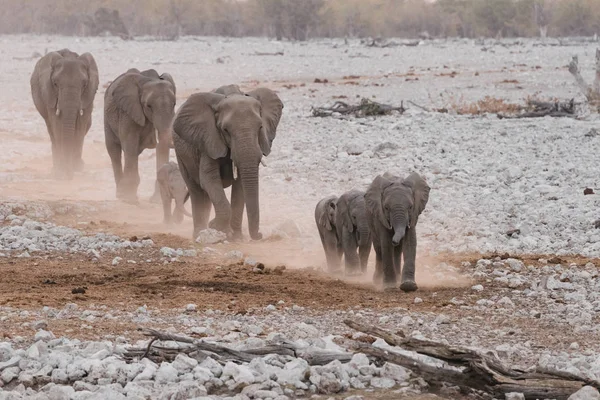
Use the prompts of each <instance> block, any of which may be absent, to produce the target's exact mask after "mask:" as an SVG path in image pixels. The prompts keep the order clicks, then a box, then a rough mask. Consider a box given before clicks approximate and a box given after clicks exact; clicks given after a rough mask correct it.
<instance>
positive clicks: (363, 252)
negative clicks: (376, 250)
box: [358, 241, 371, 274]
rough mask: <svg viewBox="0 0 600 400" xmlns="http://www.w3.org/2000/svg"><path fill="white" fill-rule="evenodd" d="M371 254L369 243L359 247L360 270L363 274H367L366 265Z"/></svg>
mask: <svg viewBox="0 0 600 400" xmlns="http://www.w3.org/2000/svg"><path fill="white" fill-rule="evenodd" d="M370 254H371V241H369V243H368V244H364V245H361V246H359V248H358V255H359V257H360V270H361V272H362V273H363V274H364V273H365V272H367V265H368V263H369V255H370Z"/></svg>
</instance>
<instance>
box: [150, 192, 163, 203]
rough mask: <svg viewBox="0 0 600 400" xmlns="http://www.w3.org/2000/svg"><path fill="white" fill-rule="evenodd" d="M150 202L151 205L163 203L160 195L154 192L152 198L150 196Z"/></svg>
mask: <svg viewBox="0 0 600 400" xmlns="http://www.w3.org/2000/svg"><path fill="white" fill-rule="evenodd" d="M148 201H150V203H152V204H160V203H161V199H160V193H159V192H154V194H153V195H152V196H150V198H149V199H148Z"/></svg>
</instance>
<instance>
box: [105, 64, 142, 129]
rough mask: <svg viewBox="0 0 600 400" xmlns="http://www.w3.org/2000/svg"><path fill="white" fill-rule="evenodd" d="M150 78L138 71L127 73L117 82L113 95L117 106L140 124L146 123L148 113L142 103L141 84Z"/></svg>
mask: <svg viewBox="0 0 600 400" xmlns="http://www.w3.org/2000/svg"><path fill="white" fill-rule="evenodd" d="M148 80H149V78H148V77H145V76H143V75H141V74H137V73H126V74H125V75H123V76H121V78H120V79H119V80H118V82H116V85H115V88H114V89H113V92H112V96H113V99H114V100H115V103H116V105H117V107H119V109H120V110H122V111H123V112H125V113H126V114H127V115H129V117H130V118H131V119H132V120H133V121H134V122H135V123H136V124H138V125H139V126H144V125H146V115H145V114H144V110H143V108H142V103H141V85H142V84H143V83H144V82H147V81H148Z"/></svg>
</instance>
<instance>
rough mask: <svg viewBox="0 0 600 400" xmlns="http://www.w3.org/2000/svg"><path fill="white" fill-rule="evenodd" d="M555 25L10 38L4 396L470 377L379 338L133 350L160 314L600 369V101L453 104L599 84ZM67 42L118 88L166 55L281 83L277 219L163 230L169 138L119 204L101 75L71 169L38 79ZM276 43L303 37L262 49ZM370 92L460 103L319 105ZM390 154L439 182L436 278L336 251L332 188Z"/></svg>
mask: <svg viewBox="0 0 600 400" xmlns="http://www.w3.org/2000/svg"><path fill="white" fill-rule="evenodd" d="M554 44H556V43H555V42H553V41H549V42H536V41H505V42H496V41H487V42H474V41H432V42H427V43H423V44H421V45H419V46H417V47H398V48H388V49H377V48H368V47H365V46H363V45H361V44H360V43H359V42H358V41H350V43H349V44H345V43H344V41H342V40H339V41H338V40H326V41H314V42H309V43H303V44H292V43H276V42H271V41H267V40H263V39H247V40H246V39H245V40H242V39H220V38H184V39H181V40H179V41H177V42H155V41H146V40H137V41H133V42H131V41H130V42H123V41H121V40H120V39H113V38H85V39H73V38H65V37H33V36H4V37H0V52H1V53H2V54H3V57H0V67H1V68H2V70H3V71H4V72H5V74H4V75H2V76H0V81H1V83H2V84H3V87H4V88H5V90H4V91H2V92H1V93H0V99H1V100H2V101H3V103H4V104H5V105H6V107H3V108H2V109H0V141H1V142H2V149H3V150H2V152H0V335H1V336H2V338H0V340H2V341H1V342H0V399H20V398H35V399H71V398H72V399H105V398H111V399H112V398H114V399H118V398H128V399H129V398H135V399H148V398H152V399H154V398H164V399H167V398H168V399H183V398H211V399H213V398H236V399H248V398H250V399H279V400H282V399H285V398H289V399H293V398H308V397H315V398H322V399H328V398H333V399H344V398H345V399H360V398H364V399H397V398H401V397H404V398H414V399H429V398H448V399H458V398H461V396H463V394H457V393H456V391H455V390H454V388H451V387H446V388H442V389H440V388H433V387H429V386H428V385H427V384H426V383H425V382H424V381H423V380H422V379H420V378H419V377H418V376H415V375H414V374H412V373H411V372H409V371H408V370H405V369H403V368H401V367H397V366H393V365H391V364H381V363H379V362H376V360H372V359H371V360H370V359H368V358H367V357H365V356H364V355H361V354H357V355H354V356H353V357H352V361H350V362H348V363H339V362H333V363H330V364H328V365H325V366H310V365H308V363H307V362H306V361H304V360H302V359H300V358H294V357H292V356H274V355H269V356H265V357H259V358H256V359H255V360H253V361H252V362H250V363H242V364H235V363H232V362H231V361H226V360H220V361H221V362H217V361H215V359H216V357H215V359H212V358H205V359H202V358H201V357H199V358H200V359H196V358H193V357H189V356H185V355H180V356H177V358H175V359H174V360H170V361H164V362H162V361H160V360H154V361H152V360H150V359H147V358H146V359H142V360H139V359H135V360H126V359H125V358H124V357H123V355H124V354H125V352H126V351H127V350H128V349H130V348H131V347H138V346H144V345H147V343H148V338H147V337H145V336H144V335H143V331H142V329H146V328H155V329H159V330H162V331H166V332H172V333H181V334H184V335H188V336H190V337H194V338H197V339H202V340H205V341H214V342H218V343H221V344H224V345H227V346H230V347H232V348H235V349H249V348H257V347H261V346H264V345H268V344H276V343H280V342H282V341H284V342H287V343H292V344H293V345H294V346H295V347H296V348H298V349H305V350H307V351H309V350H310V351H325V350H326V351H330V352H331V351H333V352H347V351H350V350H351V349H352V347H353V344H355V343H356V340H355V339H358V340H364V337H363V335H361V334H358V333H357V332H355V331H352V330H351V329H350V328H348V327H346V325H344V323H343V321H344V320H345V319H355V320H360V321H364V322H367V323H370V324H375V325H379V326H381V327H383V328H386V329H389V330H391V331H397V330H402V331H404V332H405V333H406V334H407V335H414V336H418V337H421V336H424V337H426V338H429V339H433V340H440V341H447V342H449V343H452V344H458V345H464V346H470V347H475V348H478V349H486V350H492V351H495V352H496V353H497V354H498V356H499V357H500V358H501V359H502V360H503V361H504V362H505V363H506V364H510V365H513V366H519V367H522V368H523V369H529V368H533V367H535V366H541V367H550V368H555V369H560V370H565V371H569V372H572V373H575V374H578V375H581V376H584V377H587V378H591V379H600V358H599V357H598V354H599V351H600V349H599V345H598V338H599V332H598V327H599V326H600V325H599V322H600V321H598V317H597V312H596V311H597V310H598V309H599V307H600V297H598V294H597V293H598V292H599V290H598V289H599V285H600V280H599V279H598V275H599V273H598V265H600V264H599V263H600V260H599V259H598V258H597V257H600V244H599V243H600V241H599V240H598V239H599V238H600V233H599V232H600V231H598V230H597V229H595V227H594V222H595V220H596V219H597V218H598V214H597V212H596V209H597V207H596V206H597V205H598V200H597V196H596V195H588V196H584V194H583V190H584V189H585V188H592V189H595V188H596V187H597V184H596V182H597V172H596V168H595V167H596V164H597V161H596V159H597V154H598V150H599V147H600V142H599V139H598V136H597V133H595V132H596V131H595V130H594V128H597V125H598V122H597V118H596V117H595V116H593V115H588V114H586V113H585V110H584V114H585V117H584V118H582V119H550V118H543V119H535V120H499V119H497V118H496V117H495V116H493V115H486V114H483V115H480V116H465V115H456V114H455V113H453V112H452V110H453V107H454V108H458V107H460V106H461V105H464V104H470V103H472V102H475V101H478V100H481V99H483V98H485V96H492V97H498V98H503V99H506V101H508V102H523V101H524V99H525V98H526V97H528V96H538V97H540V98H551V97H557V98H560V99H568V98H571V97H576V98H577V99H578V100H580V99H581V96H580V95H578V93H577V88H576V87H575V85H574V83H573V82H572V80H571V77H570V76H569V74H568V72H567V69H566V64H567V63H568V61H569V60H570V55H571V54H579V60H580V64H581V66H582V69H583V74H584V76H586V77H588V76H590V75H592V71H591V68H592V65H593V61H594V58H593V55H594V53H593V52H594V50H595V46H594V45H591V44H577V45H573V46H569V47H567V46H555V45H554ZM67 46H68V47H70V48H71V49H72V50H75V51H91V52H92V53H93V54H94V56H95V57H96V59H97V62H98V65H99V69H100V76H101V86H104V87H105V86H106V84H107V83H108V82H109V81H110V80H111V79H112V78H114V77H115V76H117V75H118V74H120V73H121V72H123V71H124V70H126V69H127V68H129V67H137V68H141V69H145V68H150V67H152V68H156V69H157V70H158V71H159V72H164V71H167V72H170V73H171V74H172V75H173V76H174V78H175V80H176V82H177V85H178V96H179V98H178V105H180V104H182V103H183V101H184V100H185V98H186V97H187V96H188V95H189V94H190V93H193V92H196V91H200V90H210V89H212V88H214V87H217V86H219V85H222V84H228V83H239V84H240V85H242V87H243V88H252V87H255V86H257V85H261V86H267V87H271V88H273V89H276V90H277V91H278V93H279V95H280V96H281V98H282V100H283V101H284V103H285V110H284V117H283V118H282V121H281V124H280V129H279V131H278V136H277V139H276V141H275V142H274V150H273V153H272V154H271V155H270V156H269V158H268V159H267V160H266V163H267V167H265V168H262V170H261V208H262V210H261V211H262V213H261V218H262V222H263V223H262V231H263V233H264V234H265V239H263V240H261V241H259V242H247V241H246V242H243V243H214V244H208V243H197V242H195V241H193V240H191V237H190V236H191V231H192V228H191V222H190V221H189V220H186V221H185V223H184V224H182V225H181V226H176V227H170V228H167V227H164V226H163V225H162V224H161V220H162V215H161V209H160V206H158V205H155V204H151V203H149V202H148V201H147V199H148V197H149V196H150V194H151V193H152V190H153V180H152V176H153V174H154V172H153V171H154V153H153V152H147V153H144V154H143V155H142V157H141V165H140V170H141V175H142V184H141V186H140V197H141V200H142V201H141V203H140V205H139V206H132V205H129V204H122V203H119V202H117V201H115V200H114V183H113V181H112V172H111V170H110V162H109V159H108V157H107V156H106V153H105V149H104V143H103V133H102V132H103V131H102V99H103V95H104V87H102V88H101V89H100V90H99V92H98V94H97V97H96V104H95V110H94V116H93V117H94V122H93V125H92V129H91V131H90V133H89V135H88V138H87V139H86V144H85V147H84V159H85V161H86V170H85V171H84V172H83V173H81V174H78V175H77V176H76V177H75V179H74V181H72V182H57V181H54V180H53V179H51V178H50V176H49V172H48V171H49V166H50V165H51V156H50V148H49V147H50V146H49V140H48V138H47V134H46V133H45V130H44V126H43V121H42V119H41V118H40V117H39V115H37V113H36V111H35V108H34V107H33V104H32V102H31V99H30V94H29V88H28V81H29V73H30V72H31V70H32V69H33V65H34V63H35V61H36V56H32V54H33V53H34V52H39V53H43V52H44V49H45V48H49V49H54V48H62V47H67ZM276 51H282V52H283V54H284V55H282V56H281V55H265V54H264V53H274V52H276ZM260 54H262V55H260ZM315 78H318V79H319V81H316V79H315ZM325 79H326V80H327V82H326V83H323V82H324V80H325ZM357 96H358V97H369V98H373V99H375V100H377V101H382V102H386V103H390V104H398V103H399V102H400V101H401V100H412V101H414V102H415V103H418V104H420V105H422V106H425V107H427V108H430V109H433V108H440V107H447V108H449V109H450V111H451V112H450V113H437V112H428V111H424V110H422V109H420V108H418V107H415V106H411V105H410V104H408V103H405V105H407V106H408V107H409V110H408V111H407V112H406V113H405V114H404V115H402V116H398V115H391V116H385V117H378V118H365V119H352V118H351V119H334V118H313V117H311V116H310V107H311V106H313V105H324V104H332V103H333V102H334V101H335V100H339V99H343V100H344V101H348V102H354V101H359V99H358V98H357ZM387 170H389V171H392V172H394V173H397V174H405V173H407V172H408V171H412V170H417V171H419V172H420V173H422V174H424V175H425V176H426V178H427V180H428V182H429V184H430V186H431V187H432V191H431V197H430V202H429V204H428V205H427V209H426V210H425V212H424V214H423V216H422V218H420V220H419V229H418V234H419V257H418V272H417V282H418V284H419V287H420V289H419V291H418V292H416V293H411V294H405V293H401V292H397V291H385V292H383V291H380V290H378V289H377V288H376V287H374V286H373V285H372V284H371V283H370V273H371V272H369V274H368V275H366V276H360V277H345V276H330V275H327V274H325V273H324V272H323V271H322V267H323V264H324V257H323V254H322V249H321V248H320V244H319V241H318V237H317V236H316V230H315V228H314V221H313V219H312V218H313V210H314V205H315V204H316V202H317V201H318V200H319V199H320V198H322V197H325V196H326V195H329V194H332V193H337V194H340V193H342V192H343V191H346V190H350V189H352V188H358V189H364V188H365V187H366V185H367V184H368V183H370V181H371V180H372V179H373V177H374V176H375V175H377V174H379V173H383V172H385V171H387ZM188 207H189V206H188ZM515 229H518V230H519V231H518V233H517V232H513V233H511V234H510V235H507V232H508V231H510V230H515ZM209 236H210V235H209ZM261 264H262V265H264V267H263V266H262V265H261ZM371 267H372V265H371ZM374 344H375V345H376V346H380V347H386V345H385V343H383V342H382V341H381V340H379V341H376V342H375V343H374ZM162 345H164V346H174V343H173V342H164V343H163V344H162ZM582 396H584V397H580V398H586V399H587V398H593V397H589V395H582ZM585 396H588V397H585ZM514 398H519V397H518V396H516V397H514Z"/></svg>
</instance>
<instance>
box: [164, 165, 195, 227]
mask: <svg viewBox="0 0 600 400" xmlns="http://www.w3.org/2000/svg"><path fill="white" fill-rule="evenodd" d="M157 182H158V187H159V189H160V198H161V200H162V205H163V211H164V221H163V222H164V223H165V224H167V225H169V224H171V222H175V223H176V224H180V223H181V222H182V221H183V216H184V215H185V216H187V217H191V216H192V215H191V214H190V213H189V212H187V211H186V209H185V208H184V204H185V202H186V201H187V199H188V198H189V197H190V193H189V191H188V188H187V186H186V185H185V182H184V181H183V177H182V176H181V172H179V166H178V165H177V163H175V162H173V161H170V162H168V163H166V164H163V166H162V167H160V168H159V169H158V173H157ZM172 200H175V209H174V210H173V215H172V216H171V201H172Z"/></svg>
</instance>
